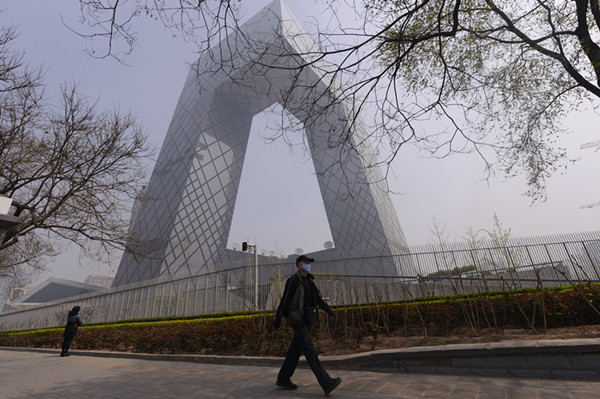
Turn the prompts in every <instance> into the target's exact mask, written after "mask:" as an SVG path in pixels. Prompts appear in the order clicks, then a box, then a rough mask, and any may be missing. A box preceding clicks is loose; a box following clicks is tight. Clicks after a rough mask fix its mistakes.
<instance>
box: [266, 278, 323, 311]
mask: <svg viewBox="0 0 600 399" xmlns="http://www.w3.org/2000/svg"><path fill="white" fill-rule="evenodd" d="M314 279H315V276H313V275H312V274H310V273H308V274H307V276H306V277H302V276H301V275H300V273H296V274H294V275H293V276H291V277H290V278H288V280H287V281H286V283H285V289H284V290H283V296H282V297H281V302H280V303H279V307H278V308H277V314H276V316H275V317H276V319H278V320H281V317H282V316H283V317H285V318H287V317H288V315H289V313H290V310H292V309H291V306H292V303H293V300H292V299H293V297H294V294H295V293H296V290H297V289H298V286H299V284H302V288H303V291H304V309H307V308H308V307H311V306H312V307H316V306H318V307H320V308H321V309H323V310H324V311H325V312H327V314H329V315H330V316H333V312H332V311H331V308H330V307H329V305H327V304H326V303H325V301H323V298H321V294H320V293H319V289H318V288H317V286H316V285H315V283H314V281H313V280H314Z"/></svg>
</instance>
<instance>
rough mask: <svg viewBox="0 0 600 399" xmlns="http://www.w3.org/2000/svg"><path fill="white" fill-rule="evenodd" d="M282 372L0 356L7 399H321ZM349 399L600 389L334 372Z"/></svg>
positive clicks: (443, 398) (594, 384)
mask: <svg viewBox="0 0 600 399" xmlns="http://www.w3.org/2000/svg"><path fill="white" fill-rule="evenodd" d="M277 371H278V368H277V367H260V366H243V365H233V366H232V365H217V364H206V363H194V362H178V361H165V360H141V359H132V358H112V357H97V356H85V355H82V354H77V353H74V354H73V356H70V357H66V358H61V357H59V356H58V352H56V353H49V352H34V351H14V350H4V349H0V398H2V399H21V398H50V399H51V398H61V399H62V398H68V397H85V398H86V399H96V398H102V399H106V398H128V399H129V398H132V399H135V398H143V399H153V398H182V397H184V398H234V399H235V398H240V399H241V398H244V399H248V398H314V397H324V396H323V391H322V390H321V389H320V387H319V386H318V384H317V382H316V380H315V378H314V376H313V375H312V373H311V372H310V370H307V369H298V370H297V371H296V374H295V375H294V378H293V381H294V382H295V383H296V384H298V390H297V391H285V390H282V389H279V388H277V387H276V386H275V384H274V382H275V379H276V376H277ZM330 374H331V375H333V376H339V377H342V384H341V385H340V386H339V387H338V388H337V389H336V390H335V391H334V392H333V393H332V394H331V395H330V397H332V398H335V399H342V398H349V399H352V398H369V399H383V398H402V399H417V398H425V399H597V398H600V381H576V380H548V379H524V378H498V377H476V376H451V375H430V374H409V373H379V372H366V371H346V370H330Z"/></svg>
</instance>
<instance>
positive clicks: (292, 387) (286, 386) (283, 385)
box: [275, 381, 298, 391]
mask: <svg viewBox="0 0 600 399" xmlns="http://www.w3.org/2000/svg"><path fill="white" fill-rule="evenodd" d="M275 385H277V386H278V387H280V388H283V389H287V390H288V391H293V390H295V389H298V385H296V384H294V383H293V382H292V381H288V382H283V381H277V382H276V383H275Z"/></svg>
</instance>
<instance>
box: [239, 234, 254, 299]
mask: <svg viewBox="0 0 600 399" xmlns="http://www.w3.org/2000/svg"><path fill="white" fill-rule="evenodd" d="M248 250H252V251H254V309H255V310H258V248H257V246H256V242H255V243H254V244H248V243H247V242H246V241H244V242H243V243H242V251H244V252H246V251H248Z"/></svg>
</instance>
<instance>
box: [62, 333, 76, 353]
mask: <svg viewBox="0 0 600 399" xmlns="http://www.w3.org/2000/svg"><path fill="white" fill-rule="evenodd" d="M73 338H75V336H74V335H65V339H64V341H63V344H62V351H63V352H64V353H66V352H68V350H69V348H70V347H71V342H73Z"/></svg>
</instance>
